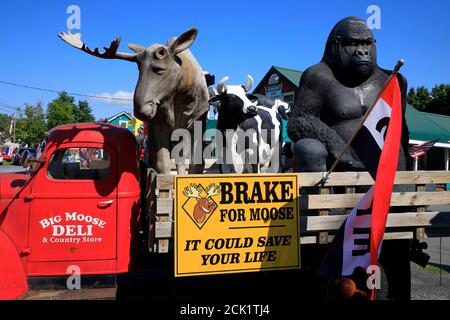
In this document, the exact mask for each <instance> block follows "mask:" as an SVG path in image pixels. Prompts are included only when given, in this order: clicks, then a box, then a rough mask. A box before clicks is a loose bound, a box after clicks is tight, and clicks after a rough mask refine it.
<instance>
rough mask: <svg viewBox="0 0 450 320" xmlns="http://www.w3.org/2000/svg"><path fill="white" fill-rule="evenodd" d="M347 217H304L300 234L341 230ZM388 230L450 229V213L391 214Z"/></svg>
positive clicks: (301, 221)
mask: <svg viewBox="0 0 450 320" xmlns="http://www.w3.org/2000/svg"><path fill="white" fill-rule="evenodd" d="M346 217H347V215H339V216H322V217H320V216H302V217H300V234H302V233H310V232H317V231H323V230H327V231H334V230H337V229H339V228H340V226H341V225H342V223H343V222H344V220H345V218H346ZM386 227H388V228H401V227H426V228H450V212H441V211H434V212H424V213H417V212H402V213H390V214H389V215H388V219H387V222H386Z"/></svg>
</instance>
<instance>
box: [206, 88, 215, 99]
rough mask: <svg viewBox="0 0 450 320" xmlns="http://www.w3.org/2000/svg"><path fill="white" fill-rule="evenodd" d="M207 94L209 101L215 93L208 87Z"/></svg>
mask: <svg viewBox="0 0 450 320" xmlns="http://www.w3.org/2000/svg"><path fill="white" fill-rule="evenodd" d="M208 92H209V98H210V99H211V98H213V97H215V96H216V93H215V92H214V89H213V88H212V87H208Z"/></svg>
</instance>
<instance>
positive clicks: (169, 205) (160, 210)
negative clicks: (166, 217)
mask: <svg viewBox="0 0 450 320" xmlns="http://www.w3.org/2000/svg"><path fill="white" fill-rule="evenodd" d="M172 213H173V199H172V198H158V199H156V214H157V215H159V214H172Z"/></svg>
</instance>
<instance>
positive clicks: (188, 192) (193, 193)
mask: <svg viewBox="0 0 450 320" xmlns="http://www.w3.org/2000/svg"><path fill="white" fill-rule="evenodd" d="M200 192H202V189H200V187H199V186H198V185H195V184H194V183H191V184H190V185H189V186H188V187H185V188H184V189H183V194H184V195H185V196H186V197H188V198H199V199H201V198H202V197H200Z"/></svg>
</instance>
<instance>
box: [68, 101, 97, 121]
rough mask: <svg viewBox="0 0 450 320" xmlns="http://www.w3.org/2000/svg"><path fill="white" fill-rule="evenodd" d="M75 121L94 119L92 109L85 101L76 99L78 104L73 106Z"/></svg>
mask: <svg viewBox="0 0 450 320" xmlns="http://www.w3.org/2000/svg"><path fill="white" fill-rule="evenodd" d="M73 115H74V117H75V122H93V121H94V120H95V118H94V116H93V115H92V109H91V107H90V106H89V104H88V102H87V101H82V100H80V101H78V106H75V107H74V108H73Z"/></svg>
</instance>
